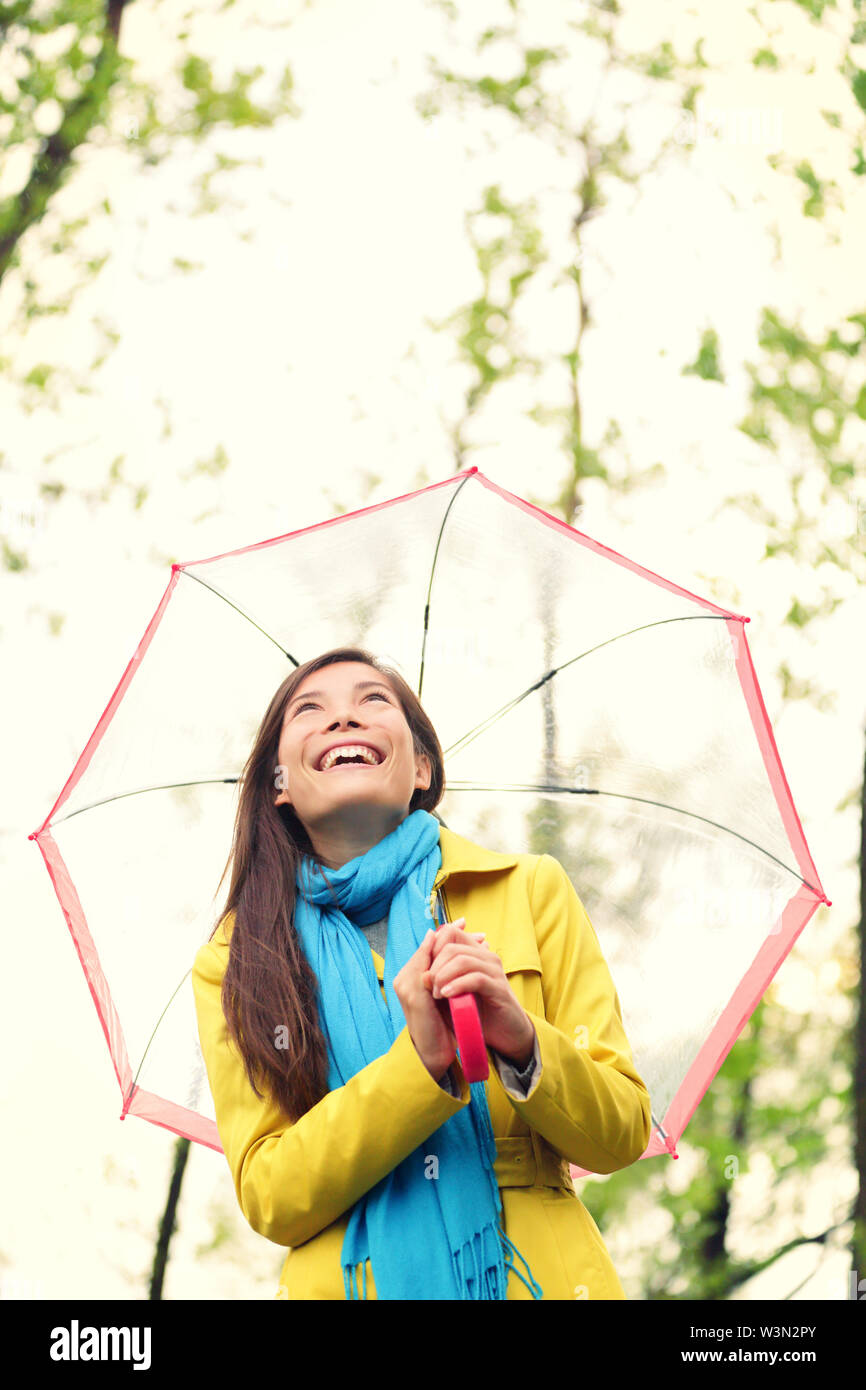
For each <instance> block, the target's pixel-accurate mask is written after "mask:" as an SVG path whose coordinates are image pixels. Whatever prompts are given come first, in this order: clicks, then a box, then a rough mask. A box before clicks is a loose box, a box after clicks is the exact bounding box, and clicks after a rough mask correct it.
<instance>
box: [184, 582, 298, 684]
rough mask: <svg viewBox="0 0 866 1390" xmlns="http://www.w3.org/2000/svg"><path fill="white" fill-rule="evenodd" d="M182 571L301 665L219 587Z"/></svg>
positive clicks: (290, 659) (284, 654)
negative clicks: (216, 587)
mask: <svg viewBox="0 0 866 1390" xmlns="http://www.w3.org/2000/svg"><path fill="white" fill-rule="evenodd" d="M180 572H181V574H186V575H188V576H189V578H190V579H194V580H195V582H196V583H197V584H201V586H202V588H204V589H208V590H209V591H210V593H212V594H216V596H217V598H221V599H222V601H223V603H227V604H228V605H229V607H230V608H233V609H234V610H235V612H236V613H239V614H240V615H241V617H242V618H246V620H247V622H248V623H252V625H253V627H254V628H257V629H258V631H259V632H260V633H261V634H262V636H263V637H267V639H268V641H269V642H273V644H274V646H275V647H276V648H277V649H278V651H281V652H282V654H283V656H287V657H288V658H289V661H294V663H295V665H296V666H300V664H301V663H300V662H299V661H298V660H296V658H295V657H293V656H292V653H291V652H287V651H286V649H285V647H283V646H282V645H281V644H280V643H279V642H278V641H277V639H276V637H272V636H271V634H270V633H269V632H266V631H265V629H264V628H263V627H262V626H261V625H260V624H259V623H257V622H256V620H255V618H251V617H250V615H249V613H245V612H244V610H243V609H242V608H238V606H237V604H236V603H232V600H231V599H230V598H227V597H226V595H225V594H221V593H220V591H219V589H215V588H214V587H213V585H212V584H208V583H207V582H206V581H205V580H204V579H202V578H201V577H200V576H199V575H197V574H193V572H192V570H185V569H183V568H182V569H181V571H180Z"/></svg>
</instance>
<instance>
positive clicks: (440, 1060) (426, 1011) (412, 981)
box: [394, 931, 457, 1081]
mask: <svg viewBox="0 0 866 1390" xmlns="http://www.w3.org/2000/svg"><path fill="white" fill-rule="evenodd" d="M435 937H436V933H435V932H433V931H429V932H428V933H427V935H426V936H425V938H424V940H423V941H422V942H421V945H420V946H419V947H418V949H417V951H416V952H415V953H414V955H411V956H410V957H409V959H408V960H407V961H406V964H405V965H404V966H403V968H402V969H401V970H398V972H397V974H396V975H395V976H394V993H395V994H396V996H397V998H398V999H399V1001H400V1007H401V1008H402V1010H403V1016H404V1018H405V1019H406V1026H407V1028H408V1029H409V1036H410V1037H411V1039H412V1041H413V1043H414V1044H415V1051H416V1052H417V1053H418V1055H419V1057H420V1058H421V1061H422V1062H423V1063H424V1065H425V1067H426V1068H427V1070H428V1071H429V1073H430V1075H431V1076H432V1077H433V1080H434V1081H439V1080H441V1078H442V1077H443V1076H444V1075H445V1073H446V1071H447V1070H448V1068H449V1067H450V1065H451V1063H452V1062H453V1061H454V1058H455V1057H456V1056H457V1040H456V1038H455V1037H454V1031H453V1029H452V1027H451V1010H450V1009H449V1008H448V1004H447V1002H446V1000H444V999H440V1000H435V999H434V998H433V995H432V993H431V991H430V987H429V985H427V984H425V978H424V977H425V975H426V974H427V973H428V972H429V969H430V965H431V962H432V959H433V942H434V940H435Z"/></svg>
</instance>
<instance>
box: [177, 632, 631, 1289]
mask: <svg viewBox="0 0 866 1390" xmlns="http://www.w3.org/2000/svg"><path fill="white" fill-rule="evenodd" d="M444 787H445V782H444V766H443V756H442V750H441V747H440V744H439V740H438V738H437V735H436V732H435V730H434V728H433V726H432V724H431V723H430V720H429V719H428V717H427V715H426V713H425V712H424V710H423V708H422V707H421V704H420V702H419V700H418V698H417V696H416V695H415V694H414V692H413V691H412V690H411V688H410V687H409V686H408V685H407V683H406V682H405V681H404V680H403V678H402V677H401V676H400V675H399V673H397V672H396V671H394V670H393V669H391V668H390V667H386V666H383V665H382V664H381V663H379V662H378V661H377V660H376V659H375V657H374V656H373V655H372V654H371V653H369V652H367V651H365V650H363V649H361V648H356V647H340V648H335V649H334V650H332V651H329V652H325V653H324V654H323V655H321V656H319V657H317V658H315V659H314V660H312V661H309V662H307V663H305V664H304V665H303V666H300V667H298V669H297V670H296V671H294V672H293V673H292V674H291V675H290V676H288V677H287V679H286V680H285V681H284V682H283V684H282V685H281V686H280V687H279V689H278V690H277V692H276V693H275V695H274V697H273V699H272V700H271V702H270V705H269V707H268V709H267V711H266V713H265V716H264V718H263V720H262V723H261V726H260V728H259V731H258V733H257V735H256V738H255V741H254V744H253V748H252V751H251V753H250V756H249V758H248V760H247V763H246V766H245V768H244V771H243V774H242V777H241V782H240V799H239V805H238V811H237V817H236V822H235V832H234V840H233V845H232V851H231V855H230V860H233V871H232V879H231V885H230V889H229V894H228V898H227V902H226V906H225V908H224V910H223V913H222V914H221V916H220V920H219V921H218V923H217V927H216V929H215V931H214V934H213V936H212V938H211V940H210V941H208V942H206V943H205V944H204V945H203V946H202V947H201V948H200V949H199V951H198V953H197V955H196V958H195V962H194V966H193V974H192V979H193V988H194V991H195V1000H196V1010H197V1014H198V1026H199V1037H200V1040H201V1046H202V1053H203V1056H204V1060H205V1064H206V1067H207V1074H208V1081H209V1084H210V1088H211V1093H212V1095H213V1099H214V1107H215V1113H216V1120H217V1128H218V1131H219V1135H220V1140H221V1142H222V1145H223V1149H224V1151H225V1155H226V1158H227V1161H228V1163H229V1167H230V1170H231V1173H232V1178H233V1181H234V1185H235V1191H236V1194H237V1198H238V1203H239V1205H240V1207H241V1210H242V1211H243V1213H244V1216H245V1217H246V1219H247V1221H248V1222H249V1223H250V1225H251V1226H252V1227H253V1229H254V1230H256V1231H258V1232H259V1233H260V1234H262V1235H264V1236H266V1237H267V1238H268V1239H269V1240H271V1241H274V1242H275V1243H276V1244H278V1245H282V1246H288V1247H289V1253H288V1255H287V1256H286V1260H285V1262H284V1265H283V1271H282V1279H281V1284H280V1293H279V1294H278V1297H287V1298H290V1299H319V1298H321V1299H344V1298H352V1297H354V1296H355V1295H354V1288H353V1284H352V1280H353V1278H354V1276H355V1272H356V1271H360V1277H359V1281H358V1282H359V1284H360V1287H361V1290H362V1292H361V1295H360V1296H361V1297H366V1298H383V1299H421V1298H423V1299H450V1298H455V1299H483V1300H486V1299H504V1298H508V1299H526V1298H548V1299H550V1298H553V1299H563V1298H568V1299H572V1298H620V1299H621V1298H624V1297H625V1295H624V1293H623V1290H622V1287H621V1285H620V1283H619V1280H618V1279H617V1277H616V1272H615V1270H614V1268H613V1265H612V1263H611V1261H610V1257H609V1255H608V1253H607V1250H606V1248H605V1246H604V1242H603V1241H602V1238H601V1235H600V1233H599V1231H598V1228H597V1227H596V1226H595V1223H594V1222H593V1220H592V1217H591V1216H590V1214H589V1212H587V1211H586V1209H585V1208H584V1207H583V1205H582V1203H581V1202H580V1201H579V1199H578V1197H577V1195H576V1193H575V1191H574V1187H573V1184H572V1182H571V1179H570V1176H569V1172H568V1163H569V1162H572V1163H575V1164H577V1165H579V1166H581V1167H583V1168H585V1169H587V1170H589V1171H594V1172H600V1173H609V1172H613V1171H614V1170H615V1169H617V1168H622V1167H625V1166H627V1165H628V1164H630V1163H632V1162H634V1161H635V1160H636V1159H638V1158H639V1157H640V1156H641V1154H642V1153H643V1151H644V1149H645V1148H646V1145H647V1143H648V1140H649V1134H650V1099H649V1095H648V1093H647V1089H646V1087H645V1085H644V1083H643V1080H642V1079H641V1077H640V1076H639V1075H638V1073H637V1071H636V1070H635V1067H634V1062H633V1059H632V1055H631V1050H630V1048H629V1044H628V1040H627V1038H626V1036H625V1032H624V1029H623V1025H622V1016H621V1013H620V1007H619V1000H618V998H617V996H616V991H615V989H614V987H613V982H612V980H611V978H610V974H609V972H608V970H607V966H606V964H605V962H604V959H603V957H602V954H601V951H600V949H599V945H598V941H597V939H596V936H595V933H594V931H593V929H592V926H591V924H590V922H589V919H588V918H587V917H586V914H585V912H584V910H583V907H582V905H581V903H580V901H579V899H578V897H577V894H576V893H575V891H574V888H573V887H572V884H571V881H570V880H569V878H568V876H567V874H566V873H565V870H564V869H563V868H562V867H561V865H559V864H558V862H557V861H556V860H555V859H553V858H552V857H551V856H550V855H535V854H517V855H505V854H499V853H495V852H493V851H491V850H486V849H483V848H482V847H481V846H480V845H475V844H473V843H472V842H471V841H469V840H466V839H464V838H463V837H462V836H459V835H457V834H455V833H454V832H453V831H450V830H449V829H448V828H447V827H446V826H445V825H443V824H442V822H441V821H440V820H439V818H438V817H437V816H435V815H434V814H433V808H434V807H435V806H436V805H437V804H438V802H439V801H440V800H441V798H442V795H443V793H444ZM227 867H228V866H227ZM446 881H447V883H448V894H449V898H450V906H451V915H452V918H453V919H454V920H452V921H451V922H450V923H447V924H442V925H440V926H439V927H438V929H437V930H435V931H433V930H429V927H430V924H431V922H432V921H433V916H432V904H433V901H434V898H435V895H436V892H437V890H438V889H440V888H441V889H442V891H443V892H444V885H445V883H446ZM455 914H456V915H455ZM467 924H468V925H469V926H471V927H472V928H474V930H473V931H471V932H470V931H469V930H466V929H465V927H466V925H467ZM479 929H480V931H479ZM379 933H381V935H378V934H379ZM374 934H376V935H374ZM383 938H384V939H383ZM374 940H375V942H376V944H378V945H379V946H380V947H383V946H384V955H383V954H381V953H380V952H378V951H376V950H374V949H373V941H374ZM455 993H456V994H460V993H463V994H465V993H473V994H474V995H475V998H476V1002H477V1004H478V1013H479V1018H480V1022H481V1027H482V1032H483V1034H484V1040H485V1042H486V1044H487V1048H488V1051H489V1053H490V1057H491V1061H492V1064H493V1065H492V1066H491V1069H490V1074H489V1080H488V1081H487V1082H479V1083H476V1084H474V1085H472V1086H471V1087H470V1085H469V1083H468V1082H467V1080H466V1077H465V1075H464V1073H463V1070H462V1066H461V1064H460V1060H459V1057H458V1056H457V1050H456V1043H455V1038H454V1034H453V1032H452V1029H451V1026H450V1012H449V1005H448V997H449V996H453V994H455ZM578 1030H580V1031H579V1036H580V1037H581V1039H582V1041H581V1043H580V1045H579V1046H575V1038H576V1037H577V1036H578ZM584 1039H585V1041H584ZM260 1088H262V1089H260ZM500 1218H501V1220H500ZM512 1236H513V1237H514V1239H515V1240H517V1242H518V1244H519V1246H520V1249H518V1248H517V1245H515V1244H514V1243H513V1240H512V1238H511V1237H512ZM515 1256H516V1257H517V1258H518V1259H520V1260H521V1261H522V1263H523V1264H524V1265H525V1266H526V1271H527V1274H526V1275H524V1274H523V1272H522V1271H520V1270H519V1269H518V1268H517V1266H516V1264H515V1263H514V1257H515ZM527 1276H528V1277H527Z"/></svg>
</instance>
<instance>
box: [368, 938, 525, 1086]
mask: <svg viewBox="0 0 866 1390" xmlns="http://www.w3.org/2000/svg"><path fill="white" fill-rule="evenodd" d="M360 930H361V931H362V932H363V933H364V935H365V936H366V938H367V941H368V942H369V944H370V945H371V946H372V948H373V950H374V951H376V952H377V954H378V955H380V956H381V957H382V959H383V960H384V959H385V949H386V947H387V945H388V918H387V917H380V918H379V920H378V922H370V924H369V926H366V927H360ZM490 1050H491V1052H492V1053H493V1058H494V1061H495V1063H496V1069H497V1071H498V1073H499V1078H500V1080H501V1081H502V1084H503V1086H504V1087H505V1088H506V1090H508V1089H509V1087H511V1088H513V1089H515V1090H517V1091H518V1093H519V1094H520V1095H521V1096H526V1095H527V1093H528V1092H529V1090H530V1089H531V1087H532V1086H534V1085H535V1080H536V1077H537V1075H538V1073H539V1072H540V1070H541V1054H540V1052H539V1047H538V1038H537V1037H536V1040H535V1051H534V1053H533V1055H532V1057H530V1059H529V1061H528V1062H527V1064H526V1066H525V1067H524V1069H523V1071H518V1070H517V1068H516V1067H515V1066H514V1065H513V1064H512V1063H511V1062H509V1061H507V1060H506V1058H504V1057H501V1056H500V1055H499V1053H498V1052H497V1051H496V1049H495V1048H491V1049H490ZM439 1085H440V1086H441V1087H442V1089H443V1091H447V1092H448V1094H449V1095H452V1096H457V1095H459V1091H458V1089H457V1086H456V1084H455V1082H454V1078H453V1077H452V1075H451V1069H450V1067H449V1069H448V1071H446V1073H445V1075H444V1076H443V1077H442V1079H441V1080H440V1082H439Z"/></svg>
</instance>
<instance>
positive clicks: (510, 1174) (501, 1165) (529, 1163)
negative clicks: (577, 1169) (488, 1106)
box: [493, 1136, 574, 1192]
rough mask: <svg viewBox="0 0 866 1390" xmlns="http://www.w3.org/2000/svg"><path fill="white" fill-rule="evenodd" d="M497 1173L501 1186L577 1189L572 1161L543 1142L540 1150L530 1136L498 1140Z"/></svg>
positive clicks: (570, 1190) (539, 1145) (498, 1182)
mask: <svg viewBox="0 0 866 1390" xmlns="http://www.w3.org/2000/svg"><path fill="white" fill-rule="evenodd" d="M493 1172H494V1173H495V1175H496V1183H497V1186H498V1187H564V1188H566V1189H567V1190H568V1191H569V1192H573V1191H574V1183H573V1182H572V1180H571V1174H570V1172H569V1168H568V1161H567V1160H566V1159H564V1158H560V1156H559V1154H558V1153H556V1152H555V1151H554V1150H553V1149H551V1148H550V1147H549V1145H547V1144H544V1143H541V1142H539V1143H538V1145H537V1153H536V1149H535V1148H534V1147H533V1143H532V1139H531V1138H528V1137H527V1138H522V1137H521V1136H516V1137H513V1138H511V1139H497V1140H496V1162H495V1163H494V1165H493Z"/></svg>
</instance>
